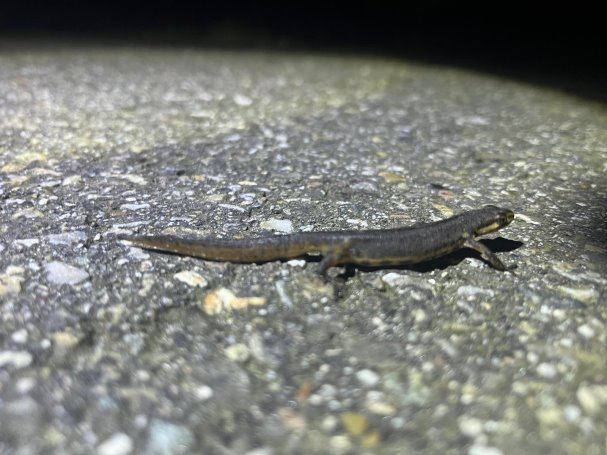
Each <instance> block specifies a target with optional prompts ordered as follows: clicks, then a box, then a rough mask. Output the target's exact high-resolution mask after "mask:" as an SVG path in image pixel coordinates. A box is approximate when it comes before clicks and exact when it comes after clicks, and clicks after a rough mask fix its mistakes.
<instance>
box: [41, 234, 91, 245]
mask: <svg viewBox="0 0 607 455" xmlns="http://www.w3.org/2000/svg"><path fill="white" fill-rule="evenodd" d="M46 239H47V240H48V242H49V243H50V244H51V245H71V244H72V243H77V242H84V241H85V240H86V233H85V232H83V231H71V232H62V233H61V234H49V235H47V236H46Z"/></svg>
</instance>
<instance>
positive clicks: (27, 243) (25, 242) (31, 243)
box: [14, 239, 40, 248]
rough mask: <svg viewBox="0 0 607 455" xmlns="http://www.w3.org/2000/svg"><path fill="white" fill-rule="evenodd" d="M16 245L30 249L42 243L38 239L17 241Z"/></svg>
mask: <svg viewBox="0 0 607 455" xmlns="http://www.w3.org/2000/svg"><path fill="white" fill-rule="evenodd" d="M14 243H15V245H19V246H24V247H26V248H29V247H31V246H34V245H37V244H38V243H40V240H38V239H17V240H15V241H14Z"/></svg>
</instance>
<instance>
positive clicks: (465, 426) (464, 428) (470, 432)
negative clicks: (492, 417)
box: [458, 416, 483, 438]
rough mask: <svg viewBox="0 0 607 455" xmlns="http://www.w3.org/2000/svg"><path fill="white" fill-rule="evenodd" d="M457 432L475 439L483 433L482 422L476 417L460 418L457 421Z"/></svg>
mask: <svg viewBox="0 0 607 455" xmlns="http://www.w3.org/2000/svg"><path fill="white" fill-rule="evenodd" d="M458 425H459V430H460V431H461V432H462V434H464V435H465V436H468V437H469V438H476V437H477V436H478V435H480V434H481V433H482V432H483V422H482V421H481V420H480V419H477V418H476V417H469V416H462V417H460V418H459V420H458Z"/></svg>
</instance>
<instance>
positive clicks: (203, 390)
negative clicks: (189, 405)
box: [194, 384, 213, 401]
mask: <svg viewBox="0 0 607 455" xmlns="http://www.w3.org/2000/svg"><path fill="white" fill-rule="evenodd" d="M194 396H195V397H196V399H197V400H199V401H206V400H208V399H209V398H211V397H212V396H213V389H212V388H210V387H209V386H208V385H205V384H203V385H201V386H198V387H196V389H194Z"/></svg>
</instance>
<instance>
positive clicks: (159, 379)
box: [0, 47, 607, 455]
mask: <svg viewBox="0 0 607 455" xmlns="http://www.w3.org/2000/svg"><path fill="white" fill-rule="evenodd" d="M606 172H607V111H605V109H604V107H602V106H600V105H598V104H592V103H591V102H589V101H587V100H580V99H576V98H573V97H569V96H565V95H563V94H560V93H557V92H553V91H548V90H545V89H542V88H541V87H533V86H527V85H523V84H519V83H515V82H512V81H508V80H500V79H497V78H492V77H489V76H485V75H482V74H472V73H466V72H463V71H456V70H453V69H449V68H441V67H423V66H416V65H413V64H409V63H407V62H399V61H388V60H372V59H366V60H363V59H353V58H349V59H346V58H340V57H337V56H306V55H277V54H274V55H264V54H250V53H222V52H204V51H185V50H184V51H176V50H171V51H169V50H167V51H162V50H146V49H103V48H78V49H69V48H64V49H62V50H52V51H49V50H46V51H31V50H28V49H24V48H7V47H4V48H2V50H1V51H0V200H1V205H0V230H1V231H0V235H1V238H0V253H1V254H0V453H2V454H5V453H6V454H13V453H15V454H25V453H66V452H70V453H93V452H96V453H99V454H104V455H105V454H118V455H120V454H127V453H143V452H145V453H154V454H176V453H205V454H237V453H238V454H240V453H249V454H251V455H253V454H255V455H266V454H267V455H270V454H283V453H285V454H286V453H289V454H292V453H302V454H315V453H331V454H347V453H377V454H400V453H405V452H406V453H415V452H420V451H422V450H425V451H426V452H427V453H441V454H443V453H454V454H455V453H469V454H474V455H479V454H484V455H499V454H510V453H552V454H556V453H585V454H602V453H605V451H606V450H607V447H606V444H607V440H606V436H607V430H606V428H607V344H606V343H607V330H606V321H607V310H606V308H605V305H604V303H605V300H606V297H607V286H606V284H607V178H606V177H605V175H606ZM487 203H493V204H497V205H502V206H507V207H510V208H512V209H513V210H514V211H515V212H516V213H517V217H516V219H515V221H514V222H513V223H512V225H511V226H509V227H508V228H507V229H505V230H503V231H500V232H499V234H498V235H494V236H493V237H497V239H496V240H493V241H491V242H490V243H489V245H491V246H492V248H494V249H495V250H496V251H497V252H498V255H499V256H500V258H501V259H502V260H503V261H505V262H506V263H507V264H517V265H518V268H517V269H516V274H511V273H500V272H497V271H495V270H493V269H491V268H489V267H488V266H487V265H486V264H484V263H483V262H481V261H479V260H478V259H477V258H475V257H474V255H473V254H469V253H463V254H459V255H454V256H452V257H450V258H449V259H448V260H444V261H435V262H433V263H430V264H425V265H423V266H421V267H416V268H413V269H406V268H400V269H384V270H372V271H366V270H346V271H343V270H333V271H332V273H331V274H330V278H329V280H328V281H326V282H325V281H323V280H322V279H320V278H319V277H318V275H317V273H316V270H317V267H318V264H317V263H314V262H311V263H306V262H303V261H298V260H296V261H290V262H283V263H281V262H272V263H266V264H262V265H255V264H252V265H241V264H226V263H213V262H206V261H202V260H197V259H192V258H182V257H179V256H175V255H164V254H158V253H152V252H145V251H142V250H140V249H137V248H133V247H129V246H128V245H127V244H125V243H124V242H119V241H117V240H116V234H117V233H122V232H145V233H152V232H165V231H167V232H175V231H177V232H191V231H196V232H200V233H201V234H205V235H214V236H222V237H247V236H255V235H271V230H273V229H274V230H280V231H283V232H289V231H304V230H323V229H340V228H344V229H364V228H375V227H392V226H398V225H406V224H411V223H414V222H419V221H433V220H438V219H441V218H444V217H447V216H450V215H451V214H453V213H458V212H460V211H463V210H466V209H470V208H476V207H479V206H482V205H484V204H487Z"/></svg>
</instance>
